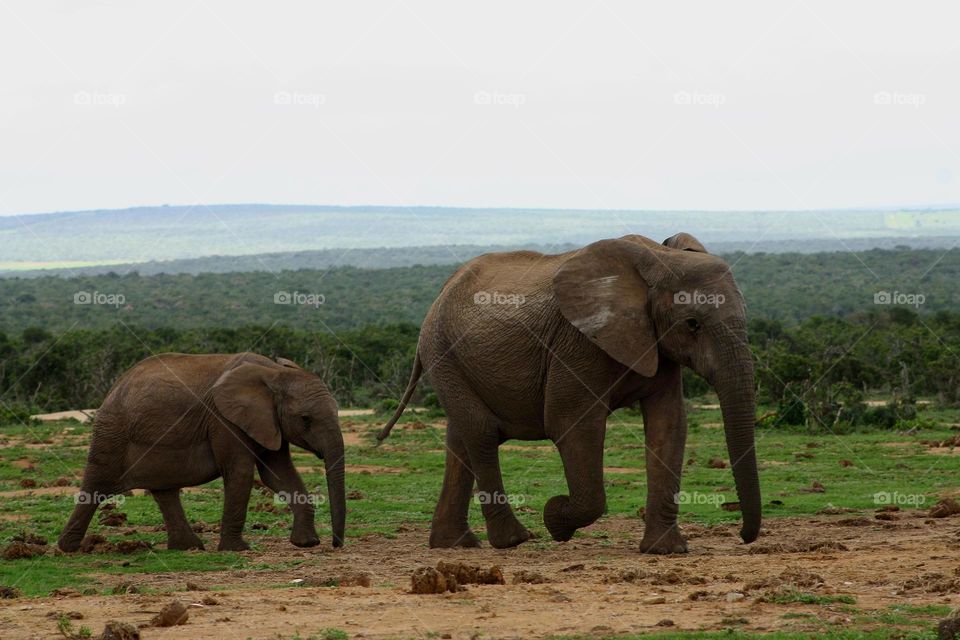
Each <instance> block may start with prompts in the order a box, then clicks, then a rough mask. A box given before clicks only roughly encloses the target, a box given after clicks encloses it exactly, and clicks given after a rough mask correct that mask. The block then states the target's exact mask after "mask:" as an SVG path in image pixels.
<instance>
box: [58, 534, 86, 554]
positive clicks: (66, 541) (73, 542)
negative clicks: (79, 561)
mask: <svg viewBox="0 0 960 640" xmlns="http://www.w3.org/2000/svg"><path fill="white" fill-rule="evenodd" d="M82 540H83V538H77V537H69V538H68V537H66V536H60V539H59V540H57V547H58V548H59V549H60V551H63V552H66V553H73V552H74V551H78V550H79V549H80V542H81V541H82Z"/></svg>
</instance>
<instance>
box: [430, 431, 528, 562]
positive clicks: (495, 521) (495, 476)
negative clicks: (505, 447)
mask: <svg viewBox="0 0 960 640" xmlns="http://www.w3.org/2000/svg"><path fill="white" fill-rule="evenodd" d="M448 428H449V427H448ZM473 435H474V437H473V438H472V439H471V441H470V443H469V444H468V445H467V451H468V453H469V455H470V466H471V467H472V468H473V472H474V474H475V475H476V478H477V488H478V489H479V490H480V492H479V494H478V495H477V497H478V499H479V501H480V507H481V510H482V511H483V518H484V519H485V520H486V521H487V539H489V540H490V544H491V545H492V546H493V547H495V548H497V549H506V548H508V547H515V546H517V545H518V544H520V543H522V542H526V541H527V540H529V539H530V538H532V537H533V534H532V533H531V532H530V531H529V530H527V528H526V527H525V526H523V525H522V524H521V523H520V521H519V520H517V516H516V515H515V514H514V513H513V507H511V506H510V500H509V497H508V496H507V492H506V490H504V488H503V477H502V476H501V474H500V452H499V446H500V443H499V440H498V436H497V434H496V432H495V431H490V430H488V431H485V432H481V433H475V434H473Z"/></svg>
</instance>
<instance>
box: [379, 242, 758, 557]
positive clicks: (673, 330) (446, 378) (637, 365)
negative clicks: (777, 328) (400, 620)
mask: <svg viewBox="0 0 960 640" xmlns="http://www.w3.org/2000/svg"><path fill="white" fill-rule="evenodd" d="M494 292H496V293H495V294H494ZM683 292H686V293H688V294H690V296H691V298H692V299H693V303H687V302H686V301H685V299H684V296H683V295H682V294H683ZM695 293H696V294H699V295H697V296H695V295H694V294H695ZM518 294H519V295H518ZM511 296H514V297H511ZM519 296H522V298H520V297H519ZM720 296H722V303H721V304H716V301H717V300H720V299H721V298H720ZM683 366H686V367H690V368H692V369H693V370H694V371H696V372H697V373H699V374H700V375H701V376H703V377H704V378H705V379H706V380H707V381H708V382H709V383H710V384H711V385H712V386H713V387H714V389H715V390H716V392H717V394H718V395H719V398H720V405H721V408H722V413H723V421H724V428H725V431H726V440H727V448H728V452H729V455H730V460H731V464H732V467H733V476H734V479H735V481H736V488H737V493H738V495H739V498H740V504H741V509H742V513H743V527H742V529H741V533H740V535H741V537H742V538H743V540H744V541H745V542H752V541H753V540H755V539H756V538H757V536H758V534H759V531H760V521H761V513H760V485H759V480H758V477H757V463H756V457H755V451H754V426H755V402H754V367H753V360H752V357H751V353H750V348H749V346H748V344H747V332H746V309H745V306H744V301H743V296H742V295H741V293H740V290H739V289H738V287H737V285H736V283H735V282H734V280H733V276H732V275H731V274H730V271H729V268H728V267H727V265H726V264H725V263H724V262H723V260H721V259H720V258H717V257H715V256H712V255H710V254H708V253H707V252H706V250H705V249H704V247H703V245H701V244H700V242H698V241H697V240H696V239H695V238H694V237H693V236H690V235H688V234H685V233H681V234H677V235H676V236H673V237H672V238H669V239H668V240H666V241H665V242H664V243H663V244H662V245H661V244H658V243H656V242H654V241H653V240H650V239H648V238H644V237H642V236H636V235H630V236H624V237H623V238H619V239H614V240H601V241H599V242H595V243H594V244H591V245H589V246H587V247H584V248H582V249H580V250H578V251H573V252H570V253H564V254H560V255H543V254H540V253H535V252H530V251H516V252H510V253H492V254H487V255H483V256H480V257H478V258H475V259H474V260H471V261H470V262H468V263H467V264H466V265H464V266H463V267H462V268H461V269H459V270H458V271H457V272H456V273H455V274H454V275H453V276H452V277H451V278H450V279H449V280H448V281H447V282H446V284H445V285H444V287H443V290H442V291H441V293H440V295H439V297H438V298H437V300H436V302H434V304H433V307H432V308H431V309H430V311H429V313H428V314H427V317H426V319H425V320H424V323H423V326H422V329H421V331H420V343H419V346H418V351H417V359H416V361H415V363H414V369H413V373H412V375H411V378H410V384H409V386H408V388H407V391H406V393H405V394H404V397H403V400H402V401H401V405H400V407H399V408H398V410H397V413H396V415H395V416H394V417H393V419H392V420H391V421H390V422H389V423H388V424H387V425H386V426H385V427H384V429H383V431H382V432H381V434H380V436H379V438H380V439H383V438H385V437H386V436H387V435H388V434H389V432H390V428H391V427H392V426H393V424H394V423H395V422H396V420H397V419H398V418H399V416H400V414H401V413H402V412H403V409H404V407H405V406H406V403H407V402H408V401H409V399H410V395H411V393H412V392H413V388H414V386H415V385H416V383H417V380H418V379H419V377H420V375H421V373H422V372H423V371H424V369H425V370H426V371H427V372H428V373H429V377H430V381H431V382H432V384H433V386H434V388H435V389H436V391H437V395H438V397H439V399H440V402H441V404H442V405H443V408H444V409H445V411H446V413H447V417H448V423H449V424H448V429H447V449H448V451H447V460H446V473H445V476H444V480H443V489H442V492H441V495H440V499H439V501H438V504H437V507H436V510H435V512H434V516H433V524H432V527H431V531H430V546H432V547H475V546H479V544H480V543H479V540H478V539H477V537H476V535H474V533H473V532H472V531H470V528H469V526H468V524H467V510H468V507H469V503H470V500H471V496H472V492H473V486H474V481H476V483H477V485H478V488H479V491H480V493H479V498H480V502H481V504H482V510H483V515H484V518H485V520H486V524H487V534H488V537H489V540H490V543H491V544H492V545H493V546H494V547H499V548H503V547H512V546H515V545H517V544H520V543H521V542H523V541H525V540H527V539H528V538H530V537H531V534H530V532H529V531H528V530H527V529H526V528H525V527H524V526H523V525H521V524H520V522H519V521H518V520H517V518H516V517H515V515H514V513H513V510H512V509H511V507H510V503H509V500H508V499H507V495H506V493H505V490H504V486H503V480H502V479H501V476H500V464H499V458H498V446H499V444H500V443H502V442H503V441H505V440H507V439H511V438H513V439H519V440H540V439H550V440H552V441H553V442H554V443H556V445H557V448H558V449H559V451H560V456H561V459H562V461H563V466H564V472H565V475H566V479H567V486H568V489H569V495H565V496H554V497H553V498H551V499H550V500H549V501H548V502H547V504H546V507H545V509H544V514H543V519H544V523H545V524H546V527H547V529H548V530H549V532H550V534H551V535H552V536H553V538H554V539H555V540H558V541H564V540H568V539H570V537H571V536H573V534H574V532H575V531H576V530H577V529H579V528H581V527H585V526H587V525H589V524H590V523H592V522H594V521H595V520H597V518H599V517H600V515H601V514H603V512H604V509H605V501H606V498H605V494H604V487H603V442H604V434H605V431H606V420H607V416H608V415H609V414H610V413H611V412H612V411H614V410H616V409H618V408H620V407H626V406H630V405H633V404H634V403H637V402H639V403H640V407H641V409H642V411H643V416H644V433H645V440H646V468H647V506H646V512H645V513H646V515H645V520H646V529H645V531H644V536H643V540H642V542H641V544H640V548H641V550H642V551H645V552H650V553H681V552H686V551H687V542H686V540H685V539H684V537H683V536H682V535H681V533H680V530H679V528H678V526H677V510H678V507H677V500H676V495H677V493H678V492H679V490H680V475H681V472H682V468H683V452H684V445H685V442H686V436H687V422H686V416H685V414H684V405H683V389H682V379H681V368H682V367H683Z"/></svg>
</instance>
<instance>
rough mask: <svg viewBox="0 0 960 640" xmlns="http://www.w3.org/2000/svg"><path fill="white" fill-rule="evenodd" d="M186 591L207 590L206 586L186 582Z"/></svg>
mask: <svg viewBox="0 0 960 640" xmlns="http://www.w3.org/2000/svg"><path fill="white" fill-rule="evenodd" d="M187 591H207V588H206V587H204V586H201V585H199V584H197V583H196V582H188V583H187Z"/></svg>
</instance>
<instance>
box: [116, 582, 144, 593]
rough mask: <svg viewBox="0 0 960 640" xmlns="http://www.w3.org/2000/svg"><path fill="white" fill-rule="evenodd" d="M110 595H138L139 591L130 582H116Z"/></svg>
mask: <svg viewBox="0 0 960 640" xmlns="http://www.w3.org/2000/svg"><path fill="white" fill-rule="evenodd" d="M110 593H112V594H114V595H120V594H124V593H140V589H138V588H137V585H135V584H133V583H132V582H118V583H117V585H116V586H115V587H114V588H113V589H112V590H111V592H110Z"/></svg>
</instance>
